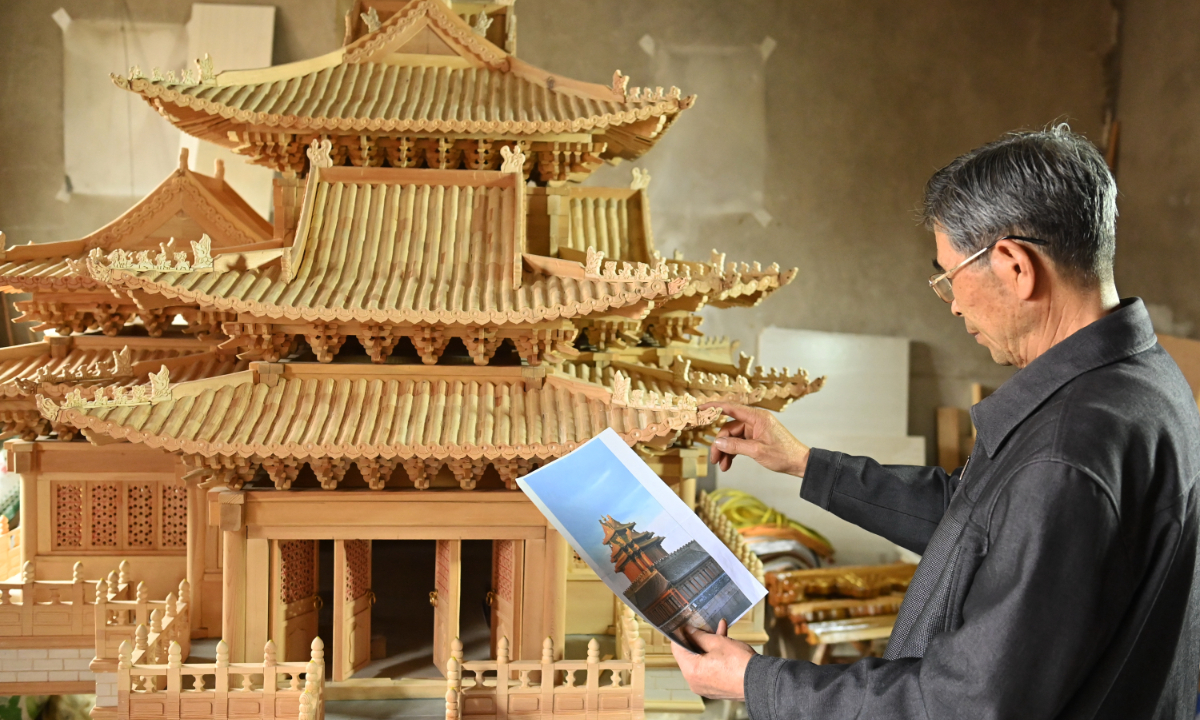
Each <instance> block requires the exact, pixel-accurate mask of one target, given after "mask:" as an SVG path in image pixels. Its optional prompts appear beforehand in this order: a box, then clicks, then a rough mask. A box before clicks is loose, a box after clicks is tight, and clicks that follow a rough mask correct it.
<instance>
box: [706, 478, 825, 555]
mask: <svg viewBox="0 0 1200 720" xmlns="http://www.w3.org/2000/svg"><path fill="white" fill-rule="evenodd" d="M708 496H709V497H710V498H712V500H713V502H715V503H716V504H717V507H718V508H719V509H720V511H721V514H722V515H724V516H725V517H727V518H729V522H731V523H733V526H734V528H736V529H738V530H741V529H742V528H748V527H754V526H759V525H766V526H769V527H780V528H788V529H791V530H794V531H796V532H798V533H800V534H801V535H803V536H805V537H807V538H809V539H811V540H813V541H815V543H817V545H818V546H817V547H813V548H812V549H813V550H814V551H816V552H817V553H818V554H822V555H826V556H828V555H832V554H833V545H832V544H830V542H829V540H828V539H827V538H826V537H825V536H824V535H822V534H821V533H819V532H817V531H816V530H814V529H812V528H810V527H808V526H807V525H804V524H803V523H799V522H797V521H795V520H792V519H791V518H789V517H788V516H787V515H784V514H783V513H781V512H779V511H778V510H776V509H775V508H773V507H770V506H769V505H767V504H766V503H764V502H763V501H762V500H759V499H758V498H756V497H754V496H753V495H751V494H750V493H747V492H743V491H741V490H734V489H733V488H723V489H721V490H714V491H713V492H711V493H709V495H708ZM822 549H826V550H827V552H821V550H822Z"/></svg>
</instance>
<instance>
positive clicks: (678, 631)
mask: <svg viewBox="0 0 1200 720" xmlns="http://www.w3.org/2000/svg"><path fill="white" fill-rule="evenodd" d="M600 525H601V526H602V527H603V528H604V544H605V545H607V546H608V547H609V548H611V556H610V561H611V562H612V564H613V567H614V569H615V570H616V571H617V572H618V573H621V574H623V575H624V576H625V577H627V578H628V579H629V581H630V585H629V587H628V588H626V589H625V592H624V596H625V599H626V600H628V601H629V602H630V603H631V604H632V605H633V606H634V607H635V608H637V610H638V612H640V613H641V614H642V615H643V616H645V618H646V619H647V620H649V621H650V622H651V623H652V624H654V625H655V626H656V627H658V628H659V630H660V631H661V632H662V633H663V634H664V635H668V636H670V637H671V638H673V639H675V640H677V641H678V642H680V643H682V644H684V645H690V643H689V642H688V640H687V638H686V636H685V635H684V632H683V626H685V625H690V626H692V627H696V628H700V629H702V630H707V631H709V632H715V631H716V629H717V624H718V623H719V622H720V620H721V618H723V617H724V618H729V617H736V616H738V615H741V614H742V613H743V612H745V611H746V610H748V609H749V608H750V605H751V603H750V601H749V599H747V598H746V596H745V594H743V593H742V591H741V590H740V589H738V586H737V585H736V584H734V582H733V580H732V579H731V578H730V577H729V575H728V574H726V573H725V571H724V570H723V569H722V568H721V566H720V565H719V564H718V563H717V561H716V560H714V559H713V557H712V556H711V555H709V554H708V552H707V551H705V550H704V548H702V547H700V544H699V543H698V542H696V541H695V540H689V541H688V542H686V543H684V544H683V545H682V546H680V547H679V548H677V549H676V550H674V551H673V552H667V551H666V550H664V549H663V541H664V538H663V537H662V536H660V535H655V534H654V533H652V532H647V531H639V530H637V527H636V523H626V522H621V521H619V520H616V519H614V518H613V517H612V516H611V515H608V516H605V517H602V518H600Z"/></svg>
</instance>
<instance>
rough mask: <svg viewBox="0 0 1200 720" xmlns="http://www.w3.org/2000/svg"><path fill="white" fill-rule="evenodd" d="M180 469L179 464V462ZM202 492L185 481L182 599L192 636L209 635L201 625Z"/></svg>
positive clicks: (205, 521)
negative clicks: (184, 585) (187, 593)
mask: <svg viewBox="0 0 1200 720" xmlns="http://www.w3.org/2000/svg"><path fill="white" fill-rule="evenodd" d="M178 468H179V471H180V472H182V470H183V464H182V463H179V465H178ZM204 496H205V491H204V490H202V489H201V488H200V486H199V483H195V482H189V483H188V484H187V579H188V585H189V586H190V588H191V591H192V595H191V597H189V598H186V599H187V601H188V605H189V606H190V608H191V610H190V613H191V621H192V637H193V638H204V637H210V635H209V633H208V628H207V627H205V626H204V549H205V548H204V545H205V540H206V537H205V535H206V533H205V530H206V529H207V528H206V526H207V525H208V517H207V516H208V512H207V510H208V508H206V507H205V506H204Z"/></svg>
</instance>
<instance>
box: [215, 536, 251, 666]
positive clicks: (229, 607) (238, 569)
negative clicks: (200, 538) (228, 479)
mask: <svg viewBox="0 0 1200 720" xmlns="http://www.w3.org/2000/svg"><path fill="white" fill-rule="evenodd" d="M222 547H223V549H224V555H223V562H222V563H221V564H222V573H223V574H222V578H223V593H222V597H221V628H222V635H223V637H224V639H225V642H226V643H228V646H229V657H230V658H231V659H232V660H234V661H236V662H244V661H245V659H246V531H245V529H239V530H233V531H225V532H223V533H222Z"/></svg>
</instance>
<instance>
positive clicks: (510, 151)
mask: <svg viewBox="0 0 1200 720" xmlns="http://www.w3.org/2000/svg"><path fill="white" fill-rule="evenodd" d="M500 157H502V158H504V162H503V163H501V165H500V172H505V173H520V172H524V169H525V153H524V152H522V151H521V148H519V147H512V146H509V145H505V146H503V147H501V148H500Z"/></svg>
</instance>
